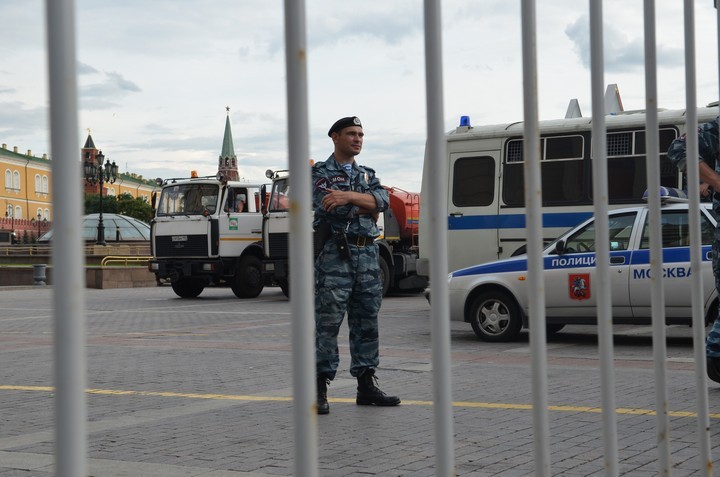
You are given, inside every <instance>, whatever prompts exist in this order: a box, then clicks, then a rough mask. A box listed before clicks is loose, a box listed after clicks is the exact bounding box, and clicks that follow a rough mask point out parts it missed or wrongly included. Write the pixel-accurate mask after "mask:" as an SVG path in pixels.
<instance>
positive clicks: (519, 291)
mask: <svg viewBox="0 0 720 477" xmlns="http://www.w3.org/2000/svg"><path fill="white" fill-rule="evenodd" d="M671 196H674V197H671ZM682 197H684V194H682V191H677V190H674V189H666V188H663V189H662V192H661V199H662V207H661V213H662V220H661V227H662V229H661V230H662V244H663V284H664V293H665V316H666V321H667V323H668V324H690V323H691V321H692V319H691V314H692V312H691V303H690V299H691V298H690V295H691V294H690V287H691V286H692V284H691V282H692V281H691V280H690V275H691V273H694V270H691V269H690V231H689V223H688V204H687V199H686V198H684V199H683V198H682ZM608 215H609V231H610V276H611V278H610V281H611V294H612V302H613V303H612V315H613V321H614V322H615V323H622V324H648V323H650V322H651V304H650V301H651V300H650V289H651V272H650V250H649V248H650V243H649V227H648V216H649V209H648V207H647V206H646V205H645V206H637V207H630V208H623V209H615V210H612V211H611V212H610V213H609V214H608ZM700 216H701V217H700V224H701V226H700V228H701V235H702V239H701V240H702V267H701V268H702V269H701V272H702V274H703V278H702V281H703V300H704V302H703V305H704V307H705V316H706V321H707V322H712V321H713V320H714V319H715V316H716V315H717V292H716V290H715V281H714V278H713V273H712V262H711V253H712V252H711V248H712V246H711V245H712V242H713V237H714V230H715V224H716V219H715V218H714V217H713V215H712V211H711V209H710V204H705V203H703V204H702V205H701V207H700ZM543 262H544V270H545V272H544V274H545V290H546V292H545V293H546V294H545V306H546V318H547V330H548V333H554V332H557V331H559V330H560V329H561V328H562V327H563V326H565V325H566V324H595V323H596V322H597V319H596V316H597V312H596V304H597V295H596V293H595V290H596V286H597V285H596V276H597V275H596V269H595V262H596V257H595V219H594V218H591V219H588V220H586V221H585V222H583V223H581V224H580V225H578V226H576V227H574V228H572V229H571V230H569V231H568V232H566V233H564V234H563V235H561V236H560V237H559V238H558V239H557V240H555V241H554V242H553V243H551V244H550V245H548V246H547V247H546V248H545V249H544V251H543ZM448 280H449V292H450V296H449V298H450V316H451V319H453V320H464V321H466V322H469V323H470V324H471V325H472V328H473V330H474V331H475V334H476V335H477V336H478V338H480V339H481V340H484V341H511V340H513V339H515V338H516V337H517V336H518V334H519V333H520V330H521V329H522V328H523V327H528V315H529V310H528V306H529V300H528V282H527V256H526V255H520V256H517V257H512V258H509V259H505V260H499V261H496V262H490V263H485V264H482V265H477V266H473V267H469V268H463V269H461V270H457V271H454V272H452V273H451V274H450V275H449V276H448Z"/></svg>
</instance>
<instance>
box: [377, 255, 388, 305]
mask: <svg viewBox="0 0 720 477" xmlns="http://www.w3.org/2000/svg"><path fill="white" fill-rule="evenodd" d="M378 261H379V262H380V279H381V280H382V296H385V295H387V292H388V290H389V289H390V267H388V264H387V262H386V261H385V259H384V258H383V257H382V256H381V257H380V258H379V259H378Z"/></svg>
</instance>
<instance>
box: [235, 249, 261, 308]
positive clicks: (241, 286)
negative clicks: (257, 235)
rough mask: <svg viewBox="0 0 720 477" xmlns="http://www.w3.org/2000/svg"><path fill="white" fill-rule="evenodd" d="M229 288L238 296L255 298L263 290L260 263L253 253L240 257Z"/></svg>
mask: <svg viewBox="0 0 720 477" xmlns="http://www.w3.org/2000/svg"><path fill="white" fill-rule="evenodd" d="M231 288H232V291H233V293H234V294H235V296H236V297H238V298H255V297H257V296H258V295H259V294H260V292H261V291H262V290H263V279H262V263H261V262H260V259H259V258H257V257H256V256H254V255H247V256H245V257H243V258H241V259H240V262H239V263H238V266H237V268H236V269H235V276H234V277H233V280H232V284H231Z"/></svg>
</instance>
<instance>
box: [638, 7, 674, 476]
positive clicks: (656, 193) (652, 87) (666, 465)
mask: <svg viewBox="0 0 720 477" xmlns="http://www.w3.org/2000/svg"><path fill="white" fill-rule="evenodd" d="M644 7H645V8H644V16H645V18H644V23H645V150H646V151H647V156H646V157H647V158H648V160H647V161H646V162H645V164H646V167H647V188H648V225H649V230H650V273H651V288H650V298H651V305H652V330H653V363H654V368H655V409H656V421H657V424H656V427H657V433H656V435H657V447H658V449H657V450H658V471H659V472H660V473H659V475H663V476H665V475H670V474H671V465H672V464H671V458H670V419H669V416H668V392H667V366H666V365H665V357H666V356H667V343H666V331H665V290H664V286H663V281H664V280H663V276H662V267H663V256H662V235H661V233H660V228H661V224H662V219H661V212H660V143H659V132H658V128H659V121H658V110H657V107H658V96H657V52H656V46H655V45H656V37H655V1H654V0H644ZM656 158H657V159H656Z"/></svg>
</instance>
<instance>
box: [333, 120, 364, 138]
mask: <svg viewBox="0 0 720 477" xmlns="http://www.w3.org/2000/svg"><path fill="white" fill-rule="evenodd" d="M350 126H360V127H362V123H361V122H360V118H358V117H357V116H348V117H347V118H342V119H338V120H337V121H335V124H333V125H332V127H331V128H330V130H329V131H328V136H332V133H334V132H339V131H340V130H342V129H344V128H349V127H350Z"/></svg>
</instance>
